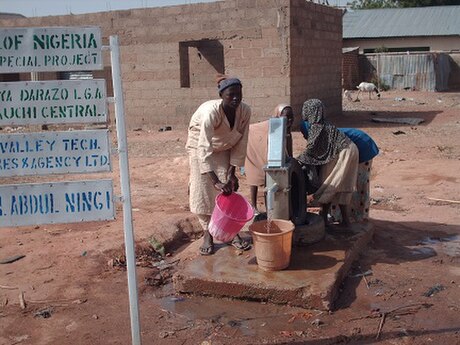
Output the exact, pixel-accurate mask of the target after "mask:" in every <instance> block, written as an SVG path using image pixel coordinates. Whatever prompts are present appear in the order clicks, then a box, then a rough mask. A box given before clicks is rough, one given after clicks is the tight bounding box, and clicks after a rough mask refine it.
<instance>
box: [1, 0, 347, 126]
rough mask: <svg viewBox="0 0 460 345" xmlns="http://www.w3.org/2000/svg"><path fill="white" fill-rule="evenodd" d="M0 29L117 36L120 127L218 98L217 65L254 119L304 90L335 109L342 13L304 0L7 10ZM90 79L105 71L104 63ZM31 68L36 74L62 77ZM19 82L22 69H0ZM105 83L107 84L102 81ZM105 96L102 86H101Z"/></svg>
mask: <svg viewBox="0 0 460 345" xmlns="http://www.w3.org/2000/svg"><path fill="white" fill-rule="evenodd" d="M0 25H1V26H2V27H14V26H17V27H36V26H100V27H101V28H102V34H103V37H104V39H103V42H104V43H106V44H108V37H109V36H110V35H118V36H119V38H120V44H121V59H122V66H121V68H122V74H123V88H124V94H125V108H126V114H127V118H128V126H129V127H130V128H134V127H140V126H143V127H156V126H159V125H165V124H168V125H175V126H185V125H186V124H187V123H188V121H189V119H190V116H191V115H192V114H193V112H194V110H195V109H196V108H197V106H198V105H199V104H200V103H201V102H203V101H205V100H208V99H214V98H218V94H217V89H216V85H215V76H216V74H217V73H225V74H228V75H232V76H238V77H239V78H240V79H241V80H242V82H243V93H244V101H245V102H246V103H248V104H249V105H250V106H251V107H252V109H253V120H252V121H253V122H255V121H259V120H262V119H265V118H266V117H267V116H268V115H269V114H270V112H271V110H272V109H273V108H274V107H275V105H276V104H278V103H281V102H284V103H291V104H292V105H293V107H294V110H295V112H296V113H297V114H300V110H301V105H302V103H303V101H304V100H305V99H307V98H312V97H316V98H320V99H322V100H323V101H324V102H325V103H326V105H327V106H328V111H330V112H340V111H341V64H342V13H341V11H340V10H337V9H334V8H331V7H327V6H323V5H317V4H314V3H311V2H307V1H305V0H226V1H219V2H211V3H202V4H193V5H181V6H171V7H158V8H144V9H133V10H125V11H111V12H101V13H92V14H84V15H66V16H50V17H40V18H13V19H3V20H0ZM105 66H106V68H105V70H104V71H102V72H96V71H95V72H94V73H93V76H94V77H105V78H110V61H109V58H108V55H107V56H106V57H105ZM65 77H66V75H65V74H63V73H40V76H39V78H40V79H59V78H65ZM2 78H3V80H27V79H29V78H30V74H29V75H4V76H2ZM108 84H110V82H108ZM108 92H109V94H110V92H111V88H110V85H108Z"/></svg>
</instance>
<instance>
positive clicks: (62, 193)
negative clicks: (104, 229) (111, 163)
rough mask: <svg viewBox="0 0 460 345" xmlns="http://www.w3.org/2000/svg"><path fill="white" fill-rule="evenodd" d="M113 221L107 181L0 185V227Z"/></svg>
mask: <svg viewBox="0 0 460 345" xmlns="http://www.w3.org/2000/svg"><path fill="white" fill-rule="evenodd" d="M114 218H115V209H114V205H113V184H112V181H111V180H95V181H73V182H56V183H43V184H39V183H37V184H16V185H3V186H0V226H21V225H35V224H54V223H74V222H83V221H99V220H110V219H114Z"/></svg>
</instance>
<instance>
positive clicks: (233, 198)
mask: <svg viewBox="0 0 460 345" xmlns="http://www.w3.org/2000/svg"><path fill="white" fill-rule="evenodd" d="M253 216H254V210H253V208H252V206H251V205H250V204H249V202H248V201H247V200H246V199H245V198H244V197H243V196H242V195H241V194H238V193H232V194H230V195H224V194H222V193H221V194H219V195H218V196H217V197H216V206H215V207H214V211H213V212H212V215H211V221H210V222H209V227H208V230H209V233H210V234H211V235H212V237H214V238H215V239H216V240H218V241H222V242H229V241H231V240H232V239H233V238H234V237H235V236H236V234H237V233H238V232H240V230H241V229H242V228H243V226H244V225H245V224H246V223H247V222H248V221H249V220H251V219H252V217H253Z"/></svg>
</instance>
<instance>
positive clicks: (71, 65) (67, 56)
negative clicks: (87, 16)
mask: <svg viewBox="0 0 460 345" xmlns="http://www.w3.org/2000/svg"><path fill="white" fill-rule="evenodd" d="M101 49H102V40H101V30H100V28H98V27H78V28H73V27H42V28H8V29H5V28H4V29H0V73H20V72H40V71H89V70H100V69H102V68H103V64H102V53H101Z"/></svg>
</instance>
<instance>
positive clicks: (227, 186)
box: [208, 171, 233, 195]
mask: <svg viewBox="0 0 460 345" xmlns="http://www.w3.org/2000/svg"><path fill="white" fill-rule="evenodd" d="M208 176H209V178H210V179H211V181H212V184H213V186H214V188H215V189H216V190H218V191H219V192H222V193H224V194H225V195H228V194H232V192H233V187H232V183H231V181H230V180H228V181H227V183H222V182H221V181H220V180H219V178H218V177H217V175H216V173H215V172H214V171H210V172H208Z"/></svg>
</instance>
